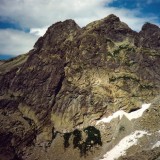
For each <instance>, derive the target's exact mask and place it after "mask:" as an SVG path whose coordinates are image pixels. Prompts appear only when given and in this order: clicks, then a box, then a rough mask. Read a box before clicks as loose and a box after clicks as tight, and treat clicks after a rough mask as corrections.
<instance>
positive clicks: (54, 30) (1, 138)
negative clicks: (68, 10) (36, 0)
mask: <svg viewBox="0 0 160 160" xmlns="http://www.w3.org/2000/svg"><path fill="white" fill-rule="evenodd" d="M159 33H160V28H159V27H158V26H155V25H153V24H149V23H146V24H145V25H144V26H143V27H142V30H141V31H140V32H139V33H137V32H135V31H132V30H131V29H130V28H129V27H128V25H127V24H125V23H123V22H121V21H120V19H119V18H118V17H116V16H115V15H109V16H108V17H106V18H104V19H102V20H98V21H95V22H92V23H90V24H88V25H87V26H86V27H84V28H80V27H79V26H78V25H77V24H76V23H75V22H74V21H73V20H66V21H64V22H58V23H56V24H53V25H52V26H51V27H49V28H48V30H47V32H46V34H45V35H44V36H43V37H41V38H39V39H38V41H37V42H36V43H35V46H34V49H32V50H31V51H30V52H29V53H27V54H25V55H21V56H19V57H16V58H14V59H11V60H9V61H0V159H2V160H3V159H4V160H6V159H7V160H11V159H14V160H16V159H22V160H34V159H38V160H44V159H48V160H57V159H61V160H63V159H64V160H66V159H88V160H90V159H97V160H98V159H105V160H111V159H136V160H139V159H140V160H143V159H156V158H157V159H158V157H159V156H160V149H159V141H160V134H159V130H160V121H159V118H160V106H159V105H160V103H159V102H160V95H159V94H160V74H159V73H160V48H159V44H160V40H159ZM129 139H131V142H130V140H129ZM122 143H123V146H121V144H122ZM119 148H121V150H120V149H119ZM115 152H116V154H114V153H115ZM151 153H152V154H151ZM114 156H115V157H114ZM108 157H109V158H108Z"/></svg>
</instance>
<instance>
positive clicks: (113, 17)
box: [103, 14, 120, 23]
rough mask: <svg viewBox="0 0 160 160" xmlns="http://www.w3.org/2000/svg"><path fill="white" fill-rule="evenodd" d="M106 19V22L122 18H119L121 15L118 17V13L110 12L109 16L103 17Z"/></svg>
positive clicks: (117, 20) (118, 20)
mask: <svg viewBox="0 0 160 160" xmlns="http://www.w3.org/2000/svg"><path fill="white" fill-rule="evenodd" d="M103 20H104V21H106V22H109V21H110V22H112V23H113V22H120V19H119V17H117V16H116V15H114V14H110V15H108V16H107V17H105V18H104V19H103Z"/></svg>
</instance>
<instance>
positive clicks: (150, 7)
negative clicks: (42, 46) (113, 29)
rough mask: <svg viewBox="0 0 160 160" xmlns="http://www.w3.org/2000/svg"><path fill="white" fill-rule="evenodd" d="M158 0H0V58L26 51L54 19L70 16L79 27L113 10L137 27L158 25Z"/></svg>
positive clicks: (159, 18) (159, 16)
mask: <svg viewBox="0 0 160 160" xmlns="http://www.w3.org/2000/svg"><path fill="white" fill-rule="evenodd" d="M159 8H160V0H0V60H2V59H9V58H10V57H15V56H17V55H20V54H24V53H27V52H28V51H29V50H31V49H32V48H33V46H34V43H35V42H36V41H37V39H38V38H39V37H40V36H43V35H44V33H45V31H46V29H47V28H48V27H49V26H50V25H52V24H53V23H55V22H58V21H64V20H66V19H74V20H75V21H76V23H77V24H78V25H80V26H81V27H83V26H85V25H87V24H88V23H90V22H92V21H94V20H98V19H102V18H104V17H106V16H108V15H109V14H115V15H117V16H118V17H120V19H121V21H123V22H125V23H127V24H128V25H129V27H130V28H132V29H133V30H135V31H137V32H138V31H140V30H141V27H142V25H143V24H144V23H145V22H150V23H154V24H157V25H158V26H159V25H160V12H159Z"/></svg>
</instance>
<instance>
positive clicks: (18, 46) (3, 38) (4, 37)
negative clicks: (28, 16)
mask: <svg viewBox="0 0 160 160" xmlns="http://www.w3.org/2000/svg"><path fill="white" fill-rule="evenodd" d="M37 38H38V37H37V36H35V35H31V34H28V33H25V32H22V31H18V30H12V29H0V55H2V54H7V55H8V54H10V55H14V56H16V55H20V54H23V53H26V52H28V51H29V50H31V49H32V48H33V45H34V43H35V41H36V40H37Z"/></svg>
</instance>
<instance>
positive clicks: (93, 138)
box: [63, 126, 102, 156]
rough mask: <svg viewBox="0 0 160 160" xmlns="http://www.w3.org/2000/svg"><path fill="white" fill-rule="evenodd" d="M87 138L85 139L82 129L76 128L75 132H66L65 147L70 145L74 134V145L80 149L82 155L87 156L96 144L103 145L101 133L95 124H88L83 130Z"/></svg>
mask: <svg viewBox="0 0 160 160" xmlns="http://www.w3.org/2000/svg"><path fill="white" fill-rule="evenodd" d="M83 131H84V132H85V133H86V135H87V138H86V139H83V137H82V131H80V130H78V129H76V130H74V131H73V132H70V133H65V134H64V136H63V137H64V148H67V147H69V145H70V144H69V139H70V136H71V135H73V147H74V148H78V149H79V150H80V155H81V156H85V155H86V154H87V152H88V151H90V150H91V148H92V147H93V146H95V145H100V146H102V141H101V134H100V131H99V130H98V129H96V128H95V127H94V126H88V127H87V128H85V129H84V130H83Z"/></svg>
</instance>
